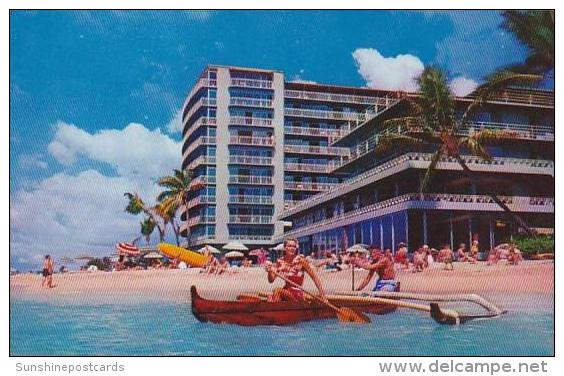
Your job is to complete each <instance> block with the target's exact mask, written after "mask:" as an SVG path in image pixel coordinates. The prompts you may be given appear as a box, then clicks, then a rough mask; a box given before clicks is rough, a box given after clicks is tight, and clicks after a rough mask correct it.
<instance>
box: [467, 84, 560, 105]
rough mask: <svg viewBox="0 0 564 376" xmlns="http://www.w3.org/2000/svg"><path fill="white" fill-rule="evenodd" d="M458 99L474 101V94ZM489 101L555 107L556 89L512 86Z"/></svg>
mask: <svg viewBox="0 0 564 376" xmlns="http://www.w3.org/2000/svg"><path fill="white" fill-rule="evenodd" d="M457 100H458V101H468V102H470V101H472V100H473V98H472V95H469V96H467V97H462V98H457ZM488 103H495V104H512V105H524V106H527V107H530V106H533V107H540V108H554V91H552V90H542V89H541V90H530V89H519V88H510V89H505V90H504V91H503V92H502V93H501V94H500V95H497V96H496V97H494V98H492V99H489V100H488Z"/></svg>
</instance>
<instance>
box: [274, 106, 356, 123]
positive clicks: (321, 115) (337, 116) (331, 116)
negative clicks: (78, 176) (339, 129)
mask: <svg viewBox="0 0 564 376" xmlns="http://www.w3.org/2000/svg"><path fill="white" fill-rule="evenodd" d="M284 116H294V117H305V118H313V119H327V120H343V121H356V122H361V121H364V120H365V116H366V115H365V114H364V113H357V112H339V111H323V110H309V109H305V108H284Z"/></svg>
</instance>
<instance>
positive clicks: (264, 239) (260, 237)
mask: <svg viewBox="0 0 564 376" xmlns="http://www.w3.org/2000/svg"><path fill="white" fill-rule="evenodd" d="M229 240H242V241H244V242H249V241H251V242H252V241H260V242H270V241H271V240H272V236H270V235H231V234H230V235H229Z"/></svg>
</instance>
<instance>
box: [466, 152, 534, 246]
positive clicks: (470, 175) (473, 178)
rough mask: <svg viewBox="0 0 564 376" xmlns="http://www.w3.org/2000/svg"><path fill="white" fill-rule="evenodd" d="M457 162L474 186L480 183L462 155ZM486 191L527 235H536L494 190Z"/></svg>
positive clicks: (485, 187)
mask: <svg viewBox="0 0 564 376" xmlns="http://www.w3.org/2000/svg"><path fill="white" fill-rule="evenodd" d="M456 160H457V161H458V164H459V165H460V167H462V170H463V171H464V174H465V175H466V177H467V178H468V179H470V180H471V181H472V182H473V183H474V184H476V183H478V182H479V179H478V178H477V177H476V176H475V174H474V171H472V170H470V168H469V167H468V165H466V162H464V160H463V159H462V157H461V156H460V155H457V156H456ZM484 189H485V190H486V193H487V195H488V196H490V197H491V198H492V200H494V202H495V203H496V204H498V205H499V206H500V207H501V208H502V209H503V211H504V212H505V213H506V214H507V215H509V217H511V219H513V220H514V221H515V222H517V223H518V224H519V226H521V227H522V228H523V230H525V232H526V233H527V235H531V236H534V235H535V232H534V231H533V230H531V228H530V227H529V226H528V225H527V223H525V221H524V220H523V218H521V217H520V216H518V215H517V214H515V213H513V212H512V211H511V209H509V207H508V206H507V205H506V204H505V202H503V201H502V200H500V198H499V197H497V195H496V194H495V193H494V192H493V191H492V190H490V189H489V188H488V187H487V186H484Z"/></svg>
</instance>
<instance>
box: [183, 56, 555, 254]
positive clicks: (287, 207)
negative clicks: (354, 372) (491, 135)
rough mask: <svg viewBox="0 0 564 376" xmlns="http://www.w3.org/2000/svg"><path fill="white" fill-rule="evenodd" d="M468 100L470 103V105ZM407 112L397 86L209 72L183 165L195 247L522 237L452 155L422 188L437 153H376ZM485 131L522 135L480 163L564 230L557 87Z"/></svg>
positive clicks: (191, 110)
mask: <svg viewBox="0 0 564 376" xmlns="http://www.w3.org/2000/svg"><path fill="white" fill-rule="evenodd" d="M468 103H469V99H468V98H457V106H458V107H459V108H460V110H461V111H462V109H463V108H464V106H465V105H467V104H468ZM405 111H406V99H405V97H401V96H399V95H397V94H396V93H395V92H391V91H385V90H375V89H368V88H356V87H343V86H334V85H323V84H316V83H304V82H285V80H284V74H283V73H282V72H278V71H270V70H261V69H252V68H239V67H224V66H208V67H207V68H206V69H205V70H204V72H203V73H202V75H201V76H200V78H199V79H198V80H197V82H196V85H195V86H194V87H193V89H192V90H191V92H190V94H189V95H188V98H187V99H186V101H185V103H184V107H183V116H182V119H183V124H184V129H183V147H182V153H183V155H182V168H183V169H188V170H190V171H191V172H192V191H191V193H190V195H191V196H190V198H189V201H188V204H187V207H186V208H184V209H183V212H182V216H181V218H182V220H183V225H182V234H183V235H184V236H186V237H187V238H188V243H189V245H190V246H191V247H197V246H200V245H203V244H216V245H223V244H225V243H227V242H230V241H233V240H237V241H240V242H241V243H244V244H246V245H247V246H249V247H250V248H255V247H258V246H266V247H270V246H272V245H275V244H277V243H278V242H280V241H281V240H282V239H283V238H284V237H286V236H292V237H297V238H298V239H299V240H300V243H301V248H302V251H305V252H306V253H307V252H311V251H318V250H324V249H336V248H338V249H340V248H342V247H344V246H345V245H352V244H355V243H365V244H377V245H380V246H382V247H388V248H394V247H395V245H396V244H397V243H399V242H400V241H405V242H407V243H408V244H409V247H410V249H414V248H415V247H416V246H418V245H420V244H423V243H429V244H431V245H432V246H435V247H436V246H438V245H439V244H440V243H444V242H450V243H452V244H454V243H459V242H466V243H467V242H469V241H471V240H476V239H479V241H480V243H481V244H483V245H484V247H485V246H489V245H490V244H494V243H499V242H500V241H503V240H506V239H507V238H508V237H510V236H511V234H513V233H515V232H516V231H517V228H516V226H515V225H514V224H513V223H512V222H511V221H510V220H509V219H508V218H507V217H506V216H505V215H504V214H503V212H502V211H501V209H500V208H499V207H498V206H497V204H495V203H493V202H492V200H491V199H490V198H489V196H487V195H486V194H485V192H484V190H483V187H481V186H479V185H478V186H476V185H474V184H472V183H471V182H469V181H467V179H465V178H464V176H463V175H462V174H461V169H460V168H459V167H458V165H457V163H455V162H454V161H451V160H443V161H441V162H440V163H439V165H438V173H437V174H436V175H435V176H434V178H433V181H432V183H431V188H430V189H429V193H425V194H421V193H418V192H419V183H420V180H421V179H422V176H423V174H424V172H425V169H426V168H427V167H428V165H429V163H430V156H431V154H430V153H431V150H396V151H394V152H393V153H390V154H389V155H385V156H377V155H376V154H375V152H374V147H375V144H376V141H377V137H378V132H379V127H380V126H381V124H382V122H383V121H384V120H386V119H389V118H393V117H398V116H401V115H402V113H405ZM483 128H490V129H508V130H511V131H513V132H514V134H515V135H517V136H516V137H514V138H512V139H511V140H506V141H501V142H500V143H499V144H497V145H495V146H493V147H492V148H491V149H490V152H491V154H492V155H493V156H494V158H493V160H492V161H491V162H487V163H486V162H485V161H483V160H481V159H480V158H477V157H473V156H465V157H464V159H465V160H466V162H467V164H468V166H469V167H470V169H471V170H474V171H477V172H478V173H479V175H480V181H481V182H484V184H488V186H493V187H495V190H496V192H497V193H498V194H499V195H500V196H502V199H503V200H504V201H505V202H506V204H507V205H508V206H509V207H510V208H511V209H512V210H513V211H515V212H517V213H519V215H520V216H521V217H522V218H524V219H525V221H526V222H527V223H528V224H529V226H531V227H534V228H536V229H537V230H538V231H540V232H551V231H553V228H554V94H553V92H550V91H540V90H523V89H512V90H508V91H507V92H505V93H503V95H502V96H500V97H499V98H496V99H495V100H492V101H491V102H489V103H488V104H487V105H485V106H484V108H483V110H482V111H481V112H480V113H478V115H477V116H476V118H475V119H474V121H473V122H472V123H471V125H470V126H469V127H468V128H467V129H461V130H460V131H461V132H462V133H464V134H468V133H471V132H473V131H474V130H476V129H483Z"/></svg>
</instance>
